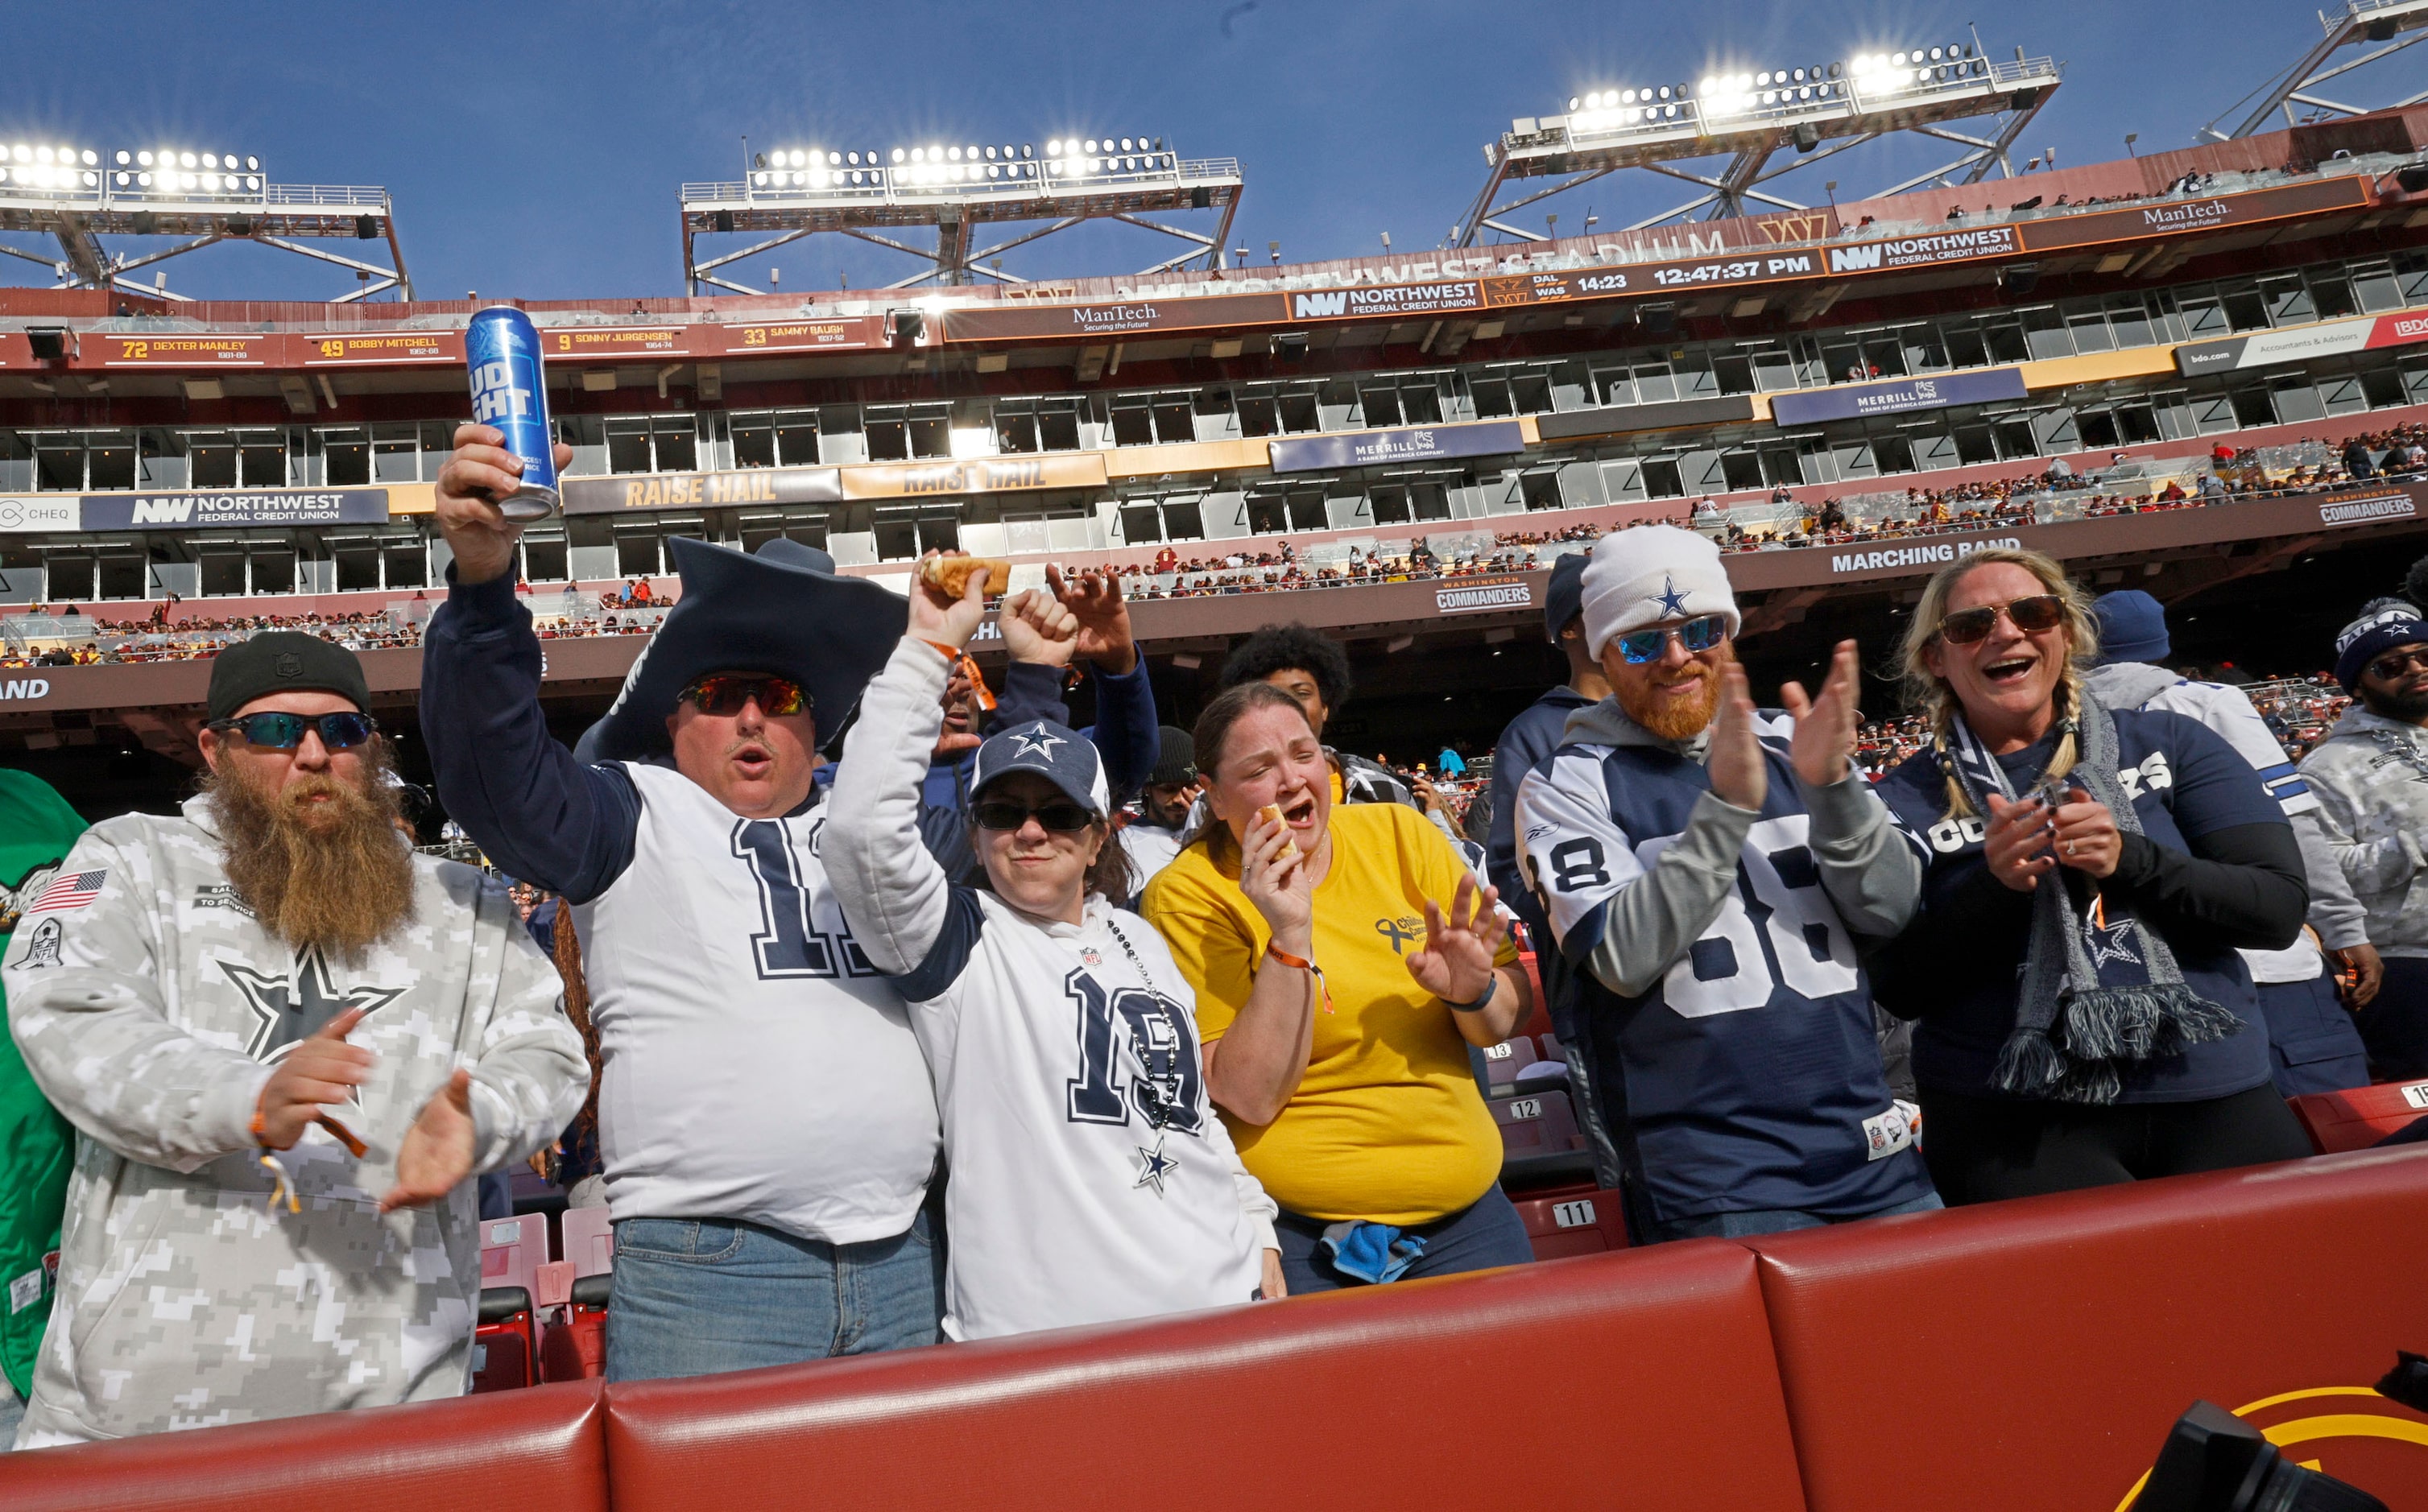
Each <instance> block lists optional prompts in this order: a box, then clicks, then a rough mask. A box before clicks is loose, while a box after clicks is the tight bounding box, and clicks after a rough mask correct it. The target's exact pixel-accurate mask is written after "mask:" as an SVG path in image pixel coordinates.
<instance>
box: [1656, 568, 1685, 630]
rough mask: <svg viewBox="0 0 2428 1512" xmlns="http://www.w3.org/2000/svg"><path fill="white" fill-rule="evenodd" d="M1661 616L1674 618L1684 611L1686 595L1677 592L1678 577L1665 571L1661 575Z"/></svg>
mask: <svg viewBox="0 0 2428 1512" xmlns="http://www.w3.org/2000/svg"><path fill="white" fill-rule="evenodd" d="M1659 597H1660V599H1661V617H1662V618H1663V619H1665V620H1674V619H1677V618H1679V617H1680V616H1682V615H1683V614H1684V613H1685V612H1686V595H1685V594H1683V593H1680V592H1678V579H1677V578H1675V577H1671V576H1670V575H1669V574H1667V573H1663V574H1662V575H1661V593H1660V594H1659Z"/></svg>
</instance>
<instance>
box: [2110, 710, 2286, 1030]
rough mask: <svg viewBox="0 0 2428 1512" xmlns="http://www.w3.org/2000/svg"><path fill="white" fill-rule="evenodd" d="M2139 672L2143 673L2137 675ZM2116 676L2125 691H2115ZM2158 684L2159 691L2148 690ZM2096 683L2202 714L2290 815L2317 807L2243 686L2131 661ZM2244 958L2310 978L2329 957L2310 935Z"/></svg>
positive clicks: (2277, 975)
mask: <svg viewBox="0 0 2428 1512" xmlns="http://www.w3.org/2000/svg"><path fill="white" fill-rule="evenodd" d="M2134 674H2140V676H2138V677H2134V676H2133V675H2134ZM2162 677H2163V678H2164V679H2165V681H2164V682H2160V678H2162ZM2111 678H2113V679H2114V680H2115V681H2116V683H2117V685H2118V690H2119V691H2124V692H2125V694H2126V696H2125V697H2123V698H2117V697H2114V696H2111V694H2110V690H2109V684H2110V681H2111ZM2128 679H2129V680H2128ZM2154 684H2155V685H2157V691H2155V692H2154V691H2149V690H2150V688H2151V686H2152V685H2154ZM2092 689H2093V691H2096V692H2097V693H2098V694H2099V696H2100V697H2101V698H2103V699H2105V700H2106V701H2107V702H2108V704H2109V705H2110V706H2111V707H2114V706H2120V705H2122V706H2129V707H2135V708H2162V709H2168V710H2171V711H2173V712H2174V713H2177V714H2185V715H2189V716H2190V717H2191V718H2193V719H2195V720H2198V721H2199V722H2200V723H2203V724H2206V725H2207V726H2208V727H2209V728H2210V729H2211V730H2214V731H2216V732H2217V734H2218V735H2219V736H2220V737H2221V738H2223V740H2224V741H2225V743H2226V744H2228V745H2230V746H2232V747H2234V754H2235V755H2237V756H2240V757H2242V759H2243V760H2245V761H2248V762H2250V763H2251V769H2252V770H2253V771H2254V772H2258V773H2259V785H2260V786H2261V787H2263V788H2265V789H2268V796H2270V797H2271V798H2273V799H2275V800H2276V803H2277V806H2278V807H2279V808H2281V809H2282V810H2283V811H2284V814H2285V817H2286V818H2287V819H2292V818H2293V817H2294V816H2295V815H2298V814H2313V813H2316V812H2318V808H2319V795H2318V794H2317V793H2314V792H2312V791H2310V785H2309V784H2308V783H2306V782H2305V781H2303V780H2302V772H2301V769H2300V768H2298V767H2296V766H2295V765H2294V764H2293V762H2292V760H2291V758H2289V756H2286V755H2285V746H2284V743H2283V742H2282V741H2280V740H2277V739H2276V737H2275V736H2274V735H2272V734H2271V733H2270V732H2269V729H2268V722H2267V721H2266V720H2263V719H2261V718H2260V717H2259V710H2257V709H2256V708H2254V707H2251V698H2250V695H2249V694H2247V693H2245V692H2244V691H2242V690H2241V689H2239V688H2229V687H2227V686H2226V685H2225V684H2223V683H2216V682H2197V681H2194V680H2193V679H2191V678H2189V677H2178V676H2175V675H2174V674H2172V673H2169V672H2167V670H2166V669H2165V668H2163V667H2149V666H2143V665H2141V664H2139V663H2130V662H2128V663H2125V664H2122V665H2119V666H2114V667H2102V668H2100V669H2099V671H2098V672H2097V673H2095V674H2093V675H2092ZM2242 964H2243V965H2244V966H2246V967H2250V968H2251V980H2252V981H2254V982H2274V983H2286V982H2308V981H2310V980H2312V979H2314V978H2316V977H2318V976H2320V975H2321V974H2322V973H2323V972H2324V971H2325V970H2326V968H2327V964H2326V959H2325V957H2323V956H2322V955H2321V954H2320V953H2319V948H2318V946H2316V945H2314V944H2312V943H2311V942H2310V938H2309V936H2308V935H2304V936H2303V937H2302V938H2301V939H2299V940H2296V941H2295V942H2294V943H2293V944H2292V945H2291V946H2290V947H2289V948H2287V949H2285V950H2281V951H2243V952H2242Z"/></svg>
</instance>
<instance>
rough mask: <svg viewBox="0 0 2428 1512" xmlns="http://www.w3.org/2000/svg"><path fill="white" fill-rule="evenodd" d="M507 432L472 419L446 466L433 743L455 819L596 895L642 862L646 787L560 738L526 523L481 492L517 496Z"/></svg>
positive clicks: (434, 633) (510, 864)
mask: <svg viewBox="0 0 2428 1512" xmlns="http://www.w3.org/2000/svg"><path fill="white" fill-rule="evenodd" d="M503 439H504V438H503V437H502V436H501V435H500V433H499V432H498V431H494V430H491V429H490V428H489V427H487V426H479V425H468V426H464V427H461V428H459V429H458V430H457V431H456V432H455V454H454V456H453V457H451V459H450V460H449V461H448V463H447V465H446V466H445V467H443V468H441V469H440V470H439V474H438V491H437V492H438V525H439V529H440V530H441V531H442V532H443V533H444V534H445V536H446V538H447V544H448V545H449V547H450V548H451V550H452V551H453V552H454V556H455V561H454V563H453V565H452V566H451V567H450V568H449V570H448V579H449V588H448V593H447V602H446V603H445V604H443V605H441V606H440V607H439V610H438V612H437V613H436V614H435V616H433V617H432V619H431V622H430V628H429V631H428V632H427V633H426V634H425V635H424V636H423V637H422V650H421V738H422V739H423V740H425V741H427V742H428V743H429V747H430V759H431V765H432V767H433V768H434V769H435V772H436V773H437V778H438V797H439V802H440V803H441V804H443V805H445V806H446V809H447V813H448V817H450V818H451V819H452V820H454V821H455V822H456V823H458V824H461V825H463V826H464V833H465V834H467V835H469V836H470V837H472V839H473V841H474V843H476V844H478V845H479V846H480V847H481V849H482V850H483V851H484V852H485V853H486V854H488V856H489V858H490V859H491V860H493V861H495V862H497V863H498V865H499V866H500V867H502V868H504V869H505V870H506V871H508V872H509V873H511V874H512V875H514V876H517V877H519V878H521V879H523V880H525V881H527V882H535V883H537V884H539V885H540V886H543V887H546V888H548V889H550V891H552V892H557V893H561V894H563V895H564V896H565V897H566V898H567V899H568V900H570V901H572V902H589V901H590V900H591V899H593V898H596V897H598V896H599V894H600V893H601V892H604V891H606V889H607V886H608V885H609V884H611V883H613V882H614V881H615V879H616V878H617V877H618V876H621V875H622V874H623V871H624V869H625V868H626V867H628V866H630V865H632V846H633V839H634V837H635V835H636V834H637V833H638V830H639V825H640V814H641V803H640V795H639V793H638V792H637V791H636V790H635V789H633V787H632V779H631V778H629V777H627V776H625V775H624V773H623V772H620V771H617V770H615V769H614V768H607V767H590V766H585V765H583V764H582V762H579V761H577V760H575V759H574V757H573V753H572V752H570V751H567V750H566V748H565V747H564V746H562V745H560V744H558V743H557V741H556V740H554V739H553V738H552V737H550V734H549V733H548V717H547V715H546V714H545V713H543V712H542V711H541V708H540V703H539V689H540V674H541V670H542V660H541V655H540V644H539V638H538V637H537V636H535V635H533V633H532V627H531V611H530V610H526V609H525V608H523V606H522V604H521V603H520V602H519V601H518V600H517V598H516V597H515V584H514V541H515V537H516V535H517V534H518V533H519V531H518V529H517V528H516V527H514V526H512V525H509V524H508V523H507V522H506V520H505V519H504V517H503V516H502V515H500V514H499V512H498V509H497V506H496V505H494V504H491V503H489V502H488V501H487V499H485V498H484V497H483V496H481V495H480V494H479V493H478V492H477V490H482V489H488V488H498V489H500V490H501V491H502V492H511V483H512V479H511V476H510V474H509V473H508V471H507V469H506V468H505V466H504V463H512V462H513V461H514V459H513V458H512V457H511V456H509V455H508V454H507V453H505V452H504V451H502V450H501V449H500V447H499V446H498V445H497V443H498V442H499V441H501V440H503ZM558 449H559V450H561V451H566V450H567V449H568V448H565V447H559V448H558ZM568 455H569V452H568Z"/></svg>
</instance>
